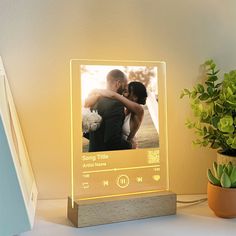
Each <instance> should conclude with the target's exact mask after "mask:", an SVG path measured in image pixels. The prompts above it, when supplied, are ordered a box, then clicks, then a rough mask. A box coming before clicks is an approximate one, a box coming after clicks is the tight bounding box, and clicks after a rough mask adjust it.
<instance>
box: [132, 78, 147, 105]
mask: <svg viewBox="0 0 236 236" xmlns="http://www.w3.org/2000/svg"><path fill="white" fill-rule="evenodd" d="M128 91H129V93H130V94H131V93H133V95H135V96H136V97H137V99H138V100H137V103H139V104H142V105H145V104H146V100H147V89H146V87H145V86H144V85H143V84H142V83H141V82H138V81H133V82H130V83H129V85H128Z"/></svg>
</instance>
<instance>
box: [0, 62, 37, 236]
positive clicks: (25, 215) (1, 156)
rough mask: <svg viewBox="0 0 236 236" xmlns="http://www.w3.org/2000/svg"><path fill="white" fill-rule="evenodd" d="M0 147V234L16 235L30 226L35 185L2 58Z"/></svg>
mask: <svg viewBox="0 0 236 236" xmlns="http://www.w3.org/2000/svg"><path fill="white" fill-rule="evenodd" d="M0 150H1V151H0V195H1V203H0V209H1V214H0V215H1V216H0V224H1V225H4V227H1V228H0V235H13V234H14V235H15V234H16V233H20V232H23V231H27V230H29V229H31V228H32V226H33V223H34V216H35V208H36V202H37V188H36V183H35V179H34V175H33V171H32V168H31V163H30V160H29V156H28V152H27V148H26V145H25V142H24V138H23V134H22V131H21V127H20V123H19V120H18V116H17V112H16V108H15V105H14V101H13V97H12V94H11V90H10V86H9V83H8V80H7V77H6V73H5V70H4V67H3V63H2V60H1V58H0Z"/></svg>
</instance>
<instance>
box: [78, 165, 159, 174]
mask: <svg viewBox="0 0 236 236" xmlns="http://www.w3.org/2000/svg"><path fill="white" fill-rule="evenodd" d="M155 167H160V165H152V166H134V167H124V168H113V169H106V170H90V171H83V172H82V173H83V174H91V173H100V172H112V171H120V170H136V169H147V168H155Z"/></svg>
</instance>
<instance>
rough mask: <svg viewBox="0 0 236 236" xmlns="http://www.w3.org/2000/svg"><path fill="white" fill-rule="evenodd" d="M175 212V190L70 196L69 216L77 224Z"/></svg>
mask: <svg viewBox="0 0 236 236" xmlns="http://www.w3.org/2000/svg"><path fill="white" fill-rule="evenodd" d="M173 214H176V194H175V193H172V192H170V191H165V192H156V193H141V194H138V195H135V196H132V197H131V196H121V197H113V198H106V199H92V200H91V199H90V200H75V201H74V208H72V200H71V197H68V209H67V217H68V218H69V219H70V221H71V222H72V223H73V224H74V225H75V226H76V227H86V226H92V225H100V224H109V223H115V222H121V221H128V220H136V219H143V218H149V217H155V216H164V215H173Z"/></svg>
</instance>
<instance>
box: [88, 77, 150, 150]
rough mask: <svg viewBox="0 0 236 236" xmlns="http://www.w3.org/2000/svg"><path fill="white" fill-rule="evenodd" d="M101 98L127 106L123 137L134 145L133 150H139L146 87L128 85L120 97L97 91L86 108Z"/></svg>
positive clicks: (104, 90) (108, 91)
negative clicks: (137, 137) (136, 136)
mask: <svg viewBox="0 0 236 236" xmlns="http://www.w3.org/2000/svg"><path fill="white" fill-rule="evenodd" d="M100 97H107V98H111V99H116V100H118V101H120V102H121V103H123V105H124V106H125V120H124V124H123V127H122V133H123V134H122V135H123V138H124V139H125V140H128V141H129V142H131V143H132V148H134V149H135V148H137V142H136V139H135V135H136V133H137V131H138V129H139V127H140V125H141V123H142V121H143V117H144V109H143V107H142V105H145V104H146V99H147V90H146V87H145V86H144V85H143V84H142V83H141V82H137V81H133V82H130V83H129V84H128V91H126V92H124V93H123V95H120V94H118V93H116V92H113V91H111V90H107V89H95V90H93V91H92V93H91V94H90V95H89V97H88V98H87V99H86V100H85V104H84V107H86V108H91V107H93V106H94V105H95V103H96V102H97V101H98V99H99V98H100Z"/></svg>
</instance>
